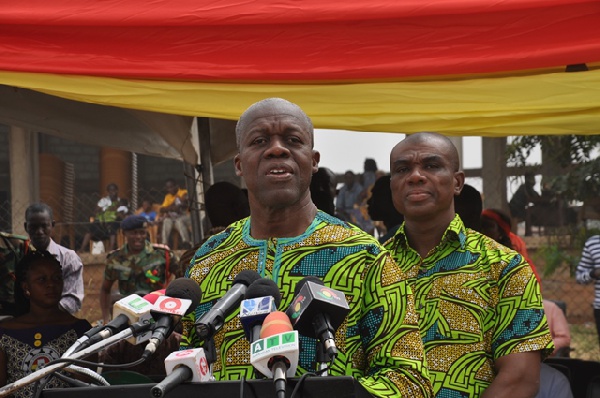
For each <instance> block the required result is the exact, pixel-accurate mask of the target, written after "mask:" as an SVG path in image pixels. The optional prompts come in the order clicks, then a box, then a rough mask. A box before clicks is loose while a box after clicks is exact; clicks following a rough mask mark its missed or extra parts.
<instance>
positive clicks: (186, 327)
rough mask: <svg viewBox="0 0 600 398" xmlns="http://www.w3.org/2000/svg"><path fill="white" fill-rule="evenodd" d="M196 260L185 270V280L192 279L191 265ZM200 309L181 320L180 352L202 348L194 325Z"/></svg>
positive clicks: (192, 261)
mask: <svg viewBox="0 0 600 398" xmlns="http://www.w3.org/2000/svg"><path fill="white" fill-rule="evenodd" d="M195 258H196V256H194V258H192V260H191V261H190V266H189V267H188V268H187V269H186V270H185V275H184V277H185V278H189V277H190V271H191V269H192V266H191V264H193V263H194V260H195ZM196 282H198V281H196ZM198 308H200V307H198ZM198 308H196V309H195V310H194V311H192V312H190V313H189V314H188V315H186V316H184V317H183V318H181V325H182V332H181V340H180V341H179V349H180V350H187V349H190V348H198V347H200V340H199V339H198V336H197V335H196V328H195V327H194V325H195V323H196V317H197V312H198Z"/></svg>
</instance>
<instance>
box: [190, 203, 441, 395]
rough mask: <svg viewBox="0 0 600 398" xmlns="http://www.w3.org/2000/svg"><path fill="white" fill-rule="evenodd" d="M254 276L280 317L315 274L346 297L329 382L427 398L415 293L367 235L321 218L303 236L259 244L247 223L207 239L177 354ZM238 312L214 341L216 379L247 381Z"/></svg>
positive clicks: (306, 341)
mask: <svg viewBox="0 0 600 398" xmlns="http://www.w3.org/2000/svg"><path fill="white" fill-rule="evenodd" d="M243 270H254V271H257V272H258V273H259V274H261V276H263V277H265V278H270V279H272V280H273V281H275V282H276V283H277V286H278V287H279V290H280V291H281V295H282V301H281V304H280V306H279V309H280V310H285V309H286V308H287V307H288V306H289V305H290V303H291V302H292V299H293V296H294V290H295V288H296V284H297V283H298V282H299V281H300V280H302V279H303V278H304V277H306V276H309V275H312V276H316V277H318V278H321V279H322V280H323V282H324V283H325V285H326V286H329V287H331V288H333V289H336V290H339V291H341V292H343V293H344V294H345V295H346V299H347V301H348V304H349V307H350V312H349V314H348V316H347V317H346V319H345V321H344V322H343V323H342V325H341V326H340V327H339V328H338V330H337V332H336V336H335V340H336V345H337V347H338V350H339V354H338V356H337V357H336V359H335V362H334V364H333V367H332V370H331V372H330V374H331V375H350V376H354V377H356V378H357V379H358V380H359V381H360V383H361V384H362V385H363V386H364V387H365V388H366V389H367V390H368V391H369V392H370V393H371V394H374V395H376V396H381V397H424V396H426V397H429V396H431V391H432V390H431V384H430V383H429V380H428V375H427V370H426V367H425V364H424V354H423V344H422V341H421V338H420V335H419V329H418V319H417V316H416V313H415V309H414V303H413V297H412V292H411V290H410V288H409V286H408V284H407V283H406V275H405V274H404V273H403V272H402V271H401V270H400V269H399V268H398V266H397V265H396V264H395V263H394V261H393V260H392V258H391V257H390V255H389V253H388V252H387V251H386V250H384V249H383V248H382V246H380V245H379V243H378V242H377V240H375V238H373V237H372V236H370V235H368V234H366V233H365V232H363V231H361V230H360V229H359V228H357V227H355V226H353V225H350V224H348V223H345V222H343V221H341V220H339V219H337V218H335V217H332V216H330V215H328V214H326V213H324V212H321V211H319V212H318V213H317V215H316V217H315V219H314V220H313V222H312V223H311V225H310V226H309V227H308V229H307V230H306V231H305V232H304V233H303V234H302V235H300V236H297V237H291V238H271V239H267V240H256V239H253V238H252V237H251V236H250V218H246V219H243V220H241V221H238V222H236V223H234V224H232V225H230V226H229V227H228V228H227V229H226V230H225V231H224V232H222V233H220V234H218V235H215V236H213V237H211V238H210V239H209V240H208V241H207V242H206V243H205V244H204V245H203V246H202V247H201V248H200V249H199V250H198V252H197V253H196V255H195V257H194V258H193V259H192V261H191V264H190V268H189V269H188V270H187V272H186V276H187V277H189V278H192V279H193V280H195V281H197V282H198V284H199V285H200V288H201V289H202V292H203V293H202V300H201V302H200V305H199V307H198V308H197V310H196V311H195V313H192V314H191V315H190V316H188V317H186V318H184V321H183V337H182V342H181V347H182V348H190V347H198V346H199V345H200V342H199V341H198V338H197V336H196V332H195V328H194V321H195V319H198V318H199V317H201V316H202V315H203V314H204V313H206V312H207V311H208V310H209V309H210V308H211V307H212V306H213V305H214V304H215V302H216V301H217V300H218V299H219V298H221V297H222V296H223V295H224V294H225V292H227V291H228V290H229V289H230V288H231V285H232V281H233V279H234V278H235V276H236V275H237V274H239V273H240V272H241V271H243ZM238 315H239V311H235V313H233V314H231V315H230V316H228V317H227V319H226V321H225V325H224V326H223V328H222V329H221V330H220V331H219V332H218V333H217V334H216V335H215V337H214V339H215V345H216V347H217V351H218V352H217V356H218V358H217V360H216V362H215V363H214V366H213V374H214V376H215V377H216V379H217V380H237V379H240V378H242V377H245V378H252V377H253V368H252V366H251V365H250V345H249V343H248V341H247V340H246V338H245V337H244V332H243V329H242V325H241V322H240V320H239V316H238ZM300 344H301V347H300V351H301V352H300V360H299V365H298V371H297V376H299V375H301V374H304V373H306V372H307V371H315V370H316V365H317V363H316V361H315V352H316V340H315V339H312V338H308V337H305V336H300Z"/></svg>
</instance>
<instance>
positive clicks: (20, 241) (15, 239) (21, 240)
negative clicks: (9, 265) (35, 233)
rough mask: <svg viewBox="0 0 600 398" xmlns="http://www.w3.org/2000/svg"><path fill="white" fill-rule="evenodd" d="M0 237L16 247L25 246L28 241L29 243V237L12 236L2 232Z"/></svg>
mask: <svg viewBox="0 0 600 398" xmlns="http://www.w3.org/2000/svg"><path fill="white" fill-rule="evenodd" d="M0 237H2V238H3V239H4V240H6V241H8V242H10V244H11V245H13V246H15V247H21V246H24V245H25V243H26V242H27V241H29V237H27V236H25V235H18V234H12V233H9V232H1V231H0Z"/></svg>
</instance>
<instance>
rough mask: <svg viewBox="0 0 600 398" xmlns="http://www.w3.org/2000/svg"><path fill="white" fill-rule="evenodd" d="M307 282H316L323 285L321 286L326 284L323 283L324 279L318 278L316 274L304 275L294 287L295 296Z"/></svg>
mask: <svg viewBox="0 0 600 398" xmlns="http://www.w3.org/2000/svg"><path fill="white" fill-rule="evenodd" d="M306 282H313V283H316V284H317V285H321V286H324V285H325V284H324V283H323V281H322V280H321V279H320V278H317V277H316V276H307V277H304V278H302V279H301V280H300V282H298V283H297V284H296V289H294V296H297V295H298V293H300V289H302V288H303V287H304V285H306Z"/></svg>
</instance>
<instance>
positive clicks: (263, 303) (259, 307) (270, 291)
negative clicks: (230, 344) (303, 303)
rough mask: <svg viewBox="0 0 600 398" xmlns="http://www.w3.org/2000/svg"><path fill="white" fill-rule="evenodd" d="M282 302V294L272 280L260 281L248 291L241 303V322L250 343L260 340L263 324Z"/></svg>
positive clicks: (255, 282)
mask: <svg viewBox="0 0 600 398" xmlns="http://www.w3.org/2000/svg"><path fill="white" fill-rule="evenodd" d="M280 302H281V292H280V291H279V288H278V287H277V284H276V283H275V282H273V281H272V280H271V279H266V278H261V279H258V280H256V281H254V282H252V284H251V285H250V286H248V290H246V294H245V295H244V300H242V302H241V303H240V321H241V322H242V326H243V328H244V333H245V334H246V338H247V339H248V341H249V342H250V343H253V342H254V341H256V340H258V339H259V338H260V329H261V327H262V324H263V322H264V320H265V318H266V317H267V315H269V314H270V313H271V312H273V311H277V307H278V306H279V303H280Z"/></svg>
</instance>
